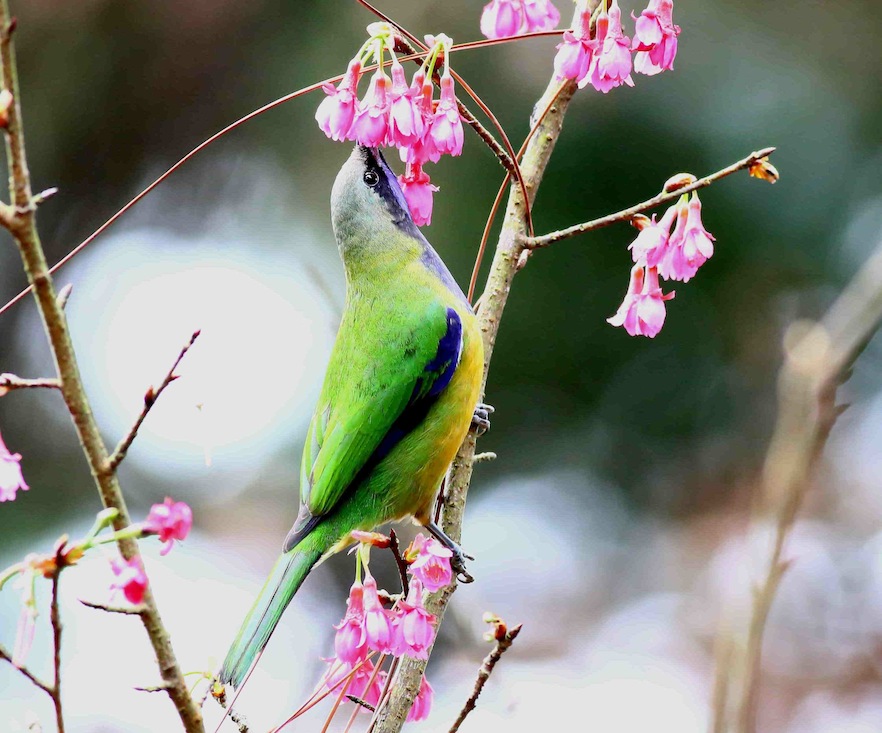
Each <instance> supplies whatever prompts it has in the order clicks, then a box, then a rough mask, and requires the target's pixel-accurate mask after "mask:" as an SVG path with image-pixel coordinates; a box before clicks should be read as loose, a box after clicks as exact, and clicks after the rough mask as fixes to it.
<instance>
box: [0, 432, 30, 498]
mask: <svg viewBox="0 0 882 733" xmlns="http://www.w3.org/2000/svg"><path fill="white" fill-rule="evenodd" d="M29 488H30V487H29V486H28V485H27V484H26V483H25V480H24V476H22V473H21V454H20V453H10V452H9V450H8V449H7V447H6V445H5V444H4V442H3V436H2V435H0V502H3V501H13V500H14V499H15V492H16V491H18V490H19V489H21V490H22V491H27V490H28V489H29Z"/></svg>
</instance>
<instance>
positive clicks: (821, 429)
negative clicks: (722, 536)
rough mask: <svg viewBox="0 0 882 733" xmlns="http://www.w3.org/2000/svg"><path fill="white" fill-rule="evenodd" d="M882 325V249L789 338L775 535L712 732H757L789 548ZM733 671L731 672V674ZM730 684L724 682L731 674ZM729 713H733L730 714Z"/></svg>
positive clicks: (759, 522) (770, 494)
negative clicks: (855, 366) (768, 643)
mask: <svg viewBox="0 0 882 733" xmlns="http://www.w3.org/2000/svg"><path fill="white" fill-rule="evenodd" d="M880 323H882V245H880V246H879V248H878V249H877V250H876V252H875V253H874V254H873V256H872V257H871V258H870V259H869V260H868V261H867V262H866V263H865V264H864V266H863V267H862V268H861V270H860V271H859V272H858V274H857V275H856V276H855V277H854V279H853V280H852V281H851V282H850V283H849V284H848V286H847V287H846V289H845V290H844V291H843V293H842V295H840V297H839V298H838V299H837V300H836V302H835V303H833V305H832V307H831V308H830V310H829V311H828V312H827V314H826V315H825V316H824V318H823V319H822V320H821V321H820V322H819V323H806V322H797V323H795V324H793V325H792V326H791V327H790V328H789V329H788V331H787V334H786V336H785V350H786V354H785V360H784V364H783V366H782V367H781V371H780V374H779V376H778V403H779V410H778V421H777V424H776V426H775V431H774V433H773V435H772V439H771V442H770V444H769V449H768V452H767V454H766V460H765V464H764V466H763V474H762V481H761V484H760V493H759V496H758V501H757V507H756V511H755V516H754V522H753V527H752V534H753V535H754V536H756V537H763V536H767V534H768V533H767V529H766V528H767V527H768V525H769V522H770V521H771V522H774V525H775V528H774V536H773V538H772V541H771V543H770V544H769V546H768V551H767V557H766V559H765V561H764V567H765V571H764V572H763V574H762V576H761V577H760V578H759V579H758V580H757V582H756V584H755V585H754V587H753V605H752V608H751V611H750V618H749V620H748V621H747V623H746V624H741V625H740V627H741V628H740V630H739V629H738V628H736V629H735V632H734V634H733V639H732V640H731V643H730V651H729V653H728V656H729V657H731V658H732V659H727V662H726V664H725V668H723V669H720V668H718V670H717V675H718V677H720V678H722V682H718V684H717V688H718V689H719V688H721V687H723V686H725V689H727V690H728V689H730V688H734V692H733V693H729V692H726V693H720V699H721V701H722V703H721V704H720V706H719V708H720V710H719V712H718V715H724V716H726V720H725V721H717V723H716V725H715V728H714V729H715V730H738V731H741V733H752V732H753V731H754V730H755V729H756V720H755V717H756V709H757V698H758V682H759V676H760V666H761V656H762V640H763V634H764V631H765V626H766V621H767V619H768V616H769V611H770V609H771V606H772V602H773V600H774V597H775V593H776V591H777V589H778V585H779V583H780V581H781V578H782V577H783V575H784V573H785V572H786V570H787V567H788V562H787V561H786V560H784V559H783V553H784V548H785V546H786V543H787V539H788V537H789V536H790V532H791V531H792V529H793V527H794V525H795V523H796V515H797V512H798V511H799V508H800V507H801V505H802V500H803V497H804V496H805V493H806V491H807V490H808V488H809V486H810V483H811V472H812V469H813V467H814V465H815V462H816V460H817V458H818V455H819V454H820V452H821V449H822V448H823V445H824V442H825V441H826V438H827V435H828V434H829V432H830V430H831V429H832V427H833V424H834V422H835V420H836V418H837V416H838V415H839V413H840V412H841V408H840V407H838V406H837V405H836V404H835V401H836V389H837V387H838V386H839V384H840V382H841V381H842V377H843V375H844V374H845V373H846V371H847V370H848V369H849V367H850V366H851V364H852V363H853V361H854V360H855V359H856V358H857V356H858V355H859V353H860V351H861V350H862V349H863V347H864V346H865V345H866V343H867V342H868V341H869V339H870V337H871V336H872V335H873V333H875V331H876V330H877V329H878V328H879V325H880ZM730 670H731V671H732V672H731V673H730ZM730 674H731V675H732V679H729V680H728V682H727V681H726V679H725V678H726V677H728V676H729V675H730ZM727 708H728V709H727Z"/></svg>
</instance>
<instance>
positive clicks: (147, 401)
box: [107, 331, 201, 472]
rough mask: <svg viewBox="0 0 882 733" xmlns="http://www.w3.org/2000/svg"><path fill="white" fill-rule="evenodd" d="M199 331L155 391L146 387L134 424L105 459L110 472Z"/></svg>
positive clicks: (129, 445)
mask: <svg viewBox="0 0 882 733" xmlns="http://www.w3.org/2000/svg"><path fill="white" fill-rule="evenodd" d="M200 333H201V331H195V332H194V333H193V335H192V336H191V337H190V340H189V341H188V342H187V344H186V345H185V346H184V348H183V349H181V353H180V354H178V358H177V359H175V363H174V364H172V366H171V369H169V370H168V373H167V374H166V375H165V378H164V379H163V380H162V384H160V385H159V387H158V388H157V389H153V387H148V388H147V391H146V392H145V393H144V406H143V407H142V408H141V413H140V414H139V415H138V417H137V418H136V419H135V423H134V424H133V425H132V427H131V428H130V429H129V432H128V433H127V434H126V436H125V437H124V438H123V439H122V440H121V441H120V442H119V445H117V446H116V449H115V450H114V451H113V453H112V454H111V456H110V458H108V459H107V469H108V470H109V471H111V472H113V471H116V469H117V468H118V467H119V464H120V463H122V460H123V458H125V457H126V453H127V452H128V450H129V448H130V447H131V445H132V442H133V441H134V440H135V438H136V437H137V435H138V430H140V428H141V423H143V422H144V418H146V417H147V413H148V412H150V408H151V407H153V405H154V404H156V400H158V399H159V395H161V394H162V392H163V390H165V388H166V387H168V385H170V384H171V383H172V382H174V381H175V380H176V379H177V378H178V375H177V374H175V369H177V368H178V364H180V363H181V360H182V359H183V358H184V356H186V354H187V352H188V351H189V350H190V347H191V346H193V344H194V343H196V339H197V338H199V334H200Z"/></svg>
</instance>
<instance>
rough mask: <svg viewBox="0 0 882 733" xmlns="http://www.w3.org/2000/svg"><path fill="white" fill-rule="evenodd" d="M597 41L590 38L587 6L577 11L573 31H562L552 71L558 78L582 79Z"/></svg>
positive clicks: (589, 19)
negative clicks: (577, 16)
mask: <svg viewBox="0 0 882 733" xmlns="http://www.w3.org/2000/svg"><path fill="white" fill-rule="evenodd" d="M596 50H597V43H596V42H595V41H592V40H591V13H590V12H588V8H587V7H583V8H582V9H581V10H580V12H579V18H578V21H577V23H576V27H575V29H574V30H573V31H564V34H563V42H562V43H560V44H558V46H557V54H556V55H555V57H554V73H555V76H557V78H558V79H575V80H576V81H582V79H584V78H585V77H586V76H587V75H588V70H589V68H590V67H591V60H592V58H593V57H594V52H595V51H596Z"/></svg>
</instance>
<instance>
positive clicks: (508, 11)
mask: <svg viewBox="0 0 882 733" xmlns="http://www.w3.org/2000/svg"><path fill="white" fill-rule="evenodd" d="M523 22H524V9H523V6H522V4H521V0H492V1H491V2H489V3H488V4H487V5H485V6H484V10H483V12H482V13H481V33H483V34H484V35H485V36H486V37H487V38H505V37H507V36H513V35H515V34H516V33H517V32H518V30H519V29H520V27H521V24H522V23H523Z"/></svg>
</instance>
